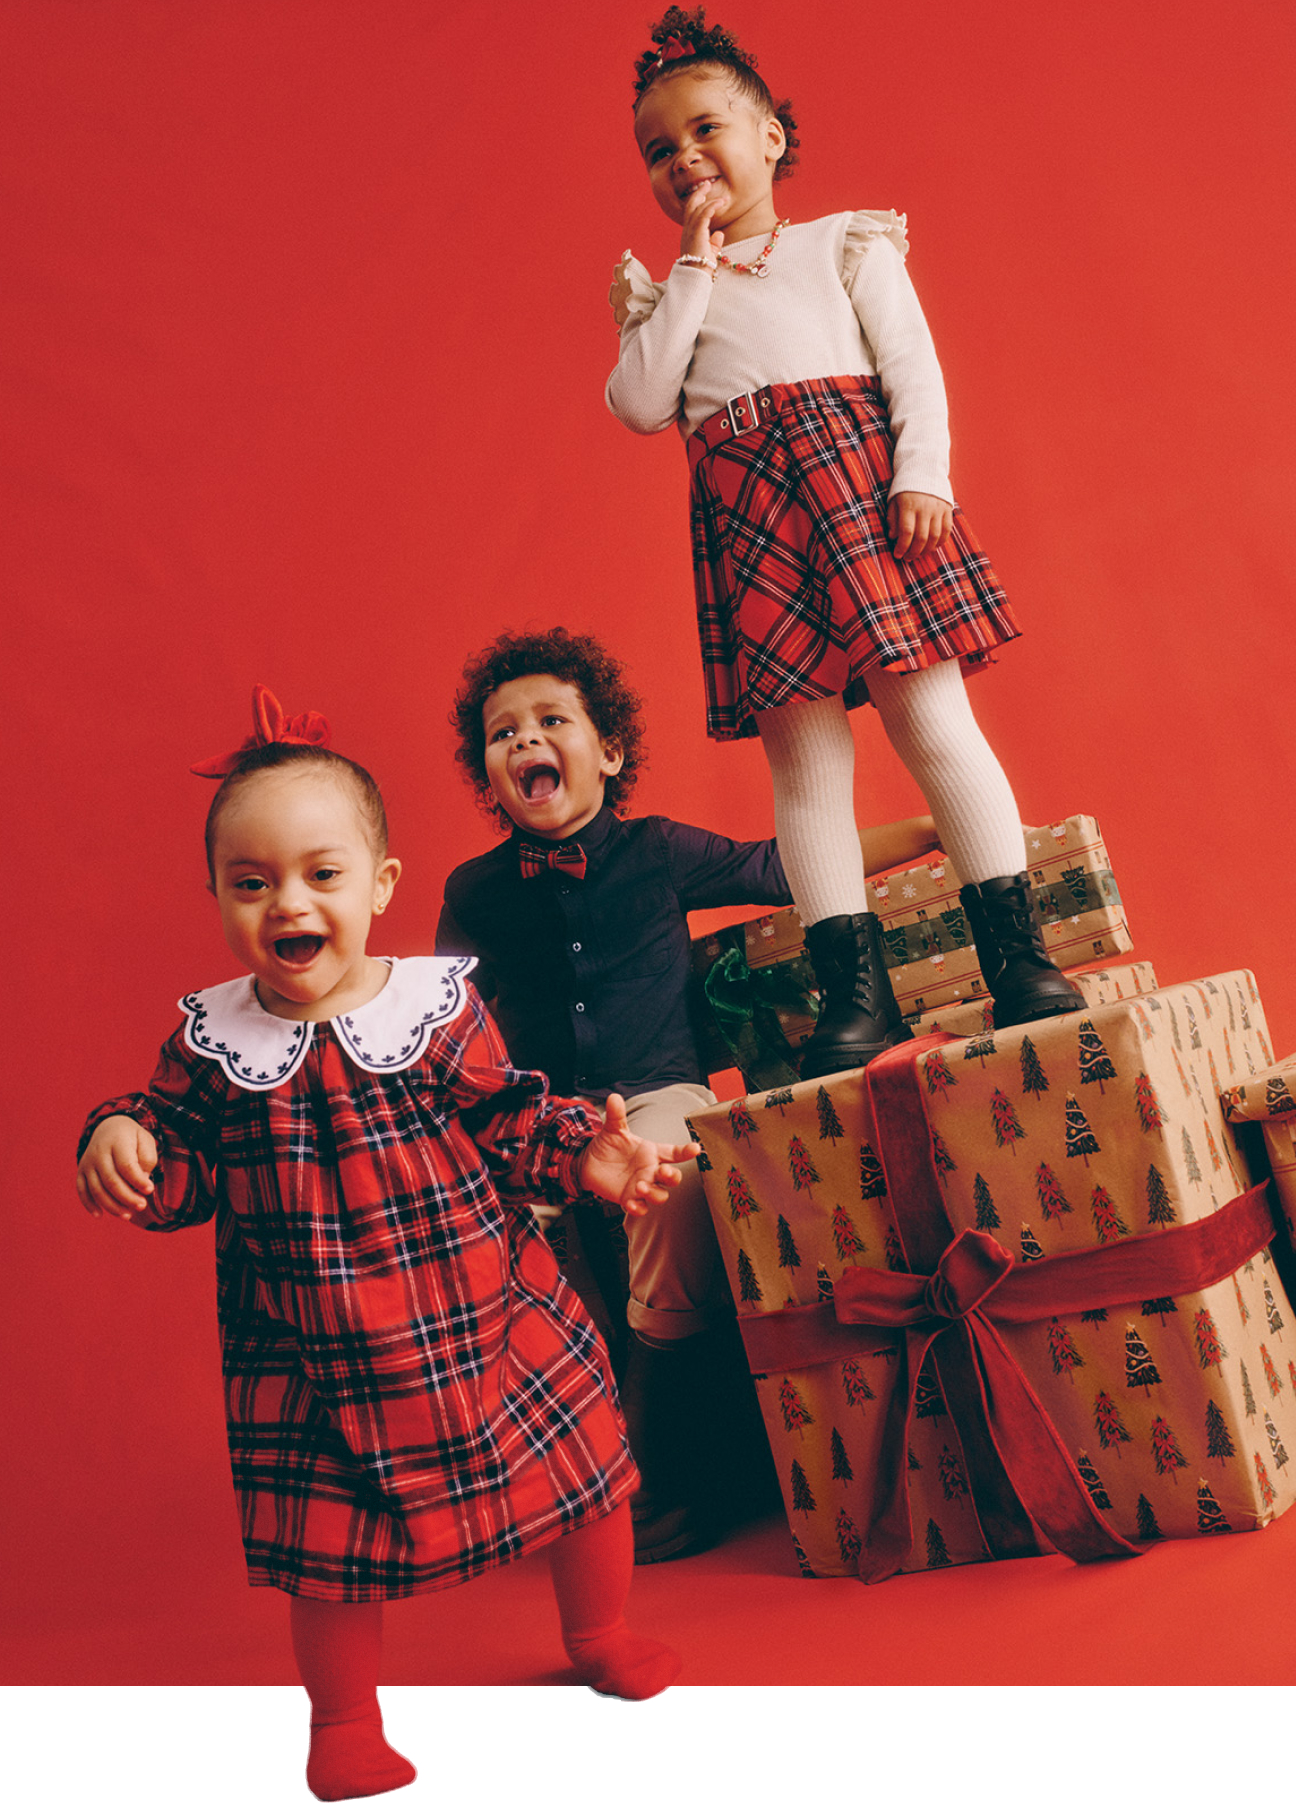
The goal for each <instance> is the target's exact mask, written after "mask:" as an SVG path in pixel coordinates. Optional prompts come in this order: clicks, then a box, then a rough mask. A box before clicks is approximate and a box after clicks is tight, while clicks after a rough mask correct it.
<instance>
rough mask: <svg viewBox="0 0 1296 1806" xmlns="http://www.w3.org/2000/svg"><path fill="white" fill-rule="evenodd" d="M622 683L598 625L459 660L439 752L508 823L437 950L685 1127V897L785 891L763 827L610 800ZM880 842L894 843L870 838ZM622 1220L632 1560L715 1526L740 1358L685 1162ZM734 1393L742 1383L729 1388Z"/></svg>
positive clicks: (715, 900) (907, 835) (470, 866)
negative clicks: (468, 965)
mask: <svg viewBox="0 0 1296 1806" xmlns="http://www.w3.org/2000/svg"><path fill="white" fill-rule="evenodd" d="M639 717H640V705H639V699H638V697H637V696H636V695H635V694H634V692H633V691H631V690H630V689H629V688H628V686H627V685H626V682H625V679H624V677H623V674H622V671H621V667H620V665H619V664H618V663H617V661H616V660H615V659H613V658H612V657H611V656H610V655H609V654H608V652H607V651H606V650H605V648H604V647H603V646H602V645H600V643H599V642H598V641H597V640H595V639H593V638H592V637H590V636H587V635H575V634H569V633H567V632H566V631H565V630H564V629H562V628H554V629H553V630H552V631H550V632H547V633H536V634H526V635H521V636H511V635H504V636H502V637H501V638H500V639H498V640H497V641H495V643H494V644H493V645H491V646H488V647H487V648H486V649H485V650H484V651H483V652H482V653H480V654H479V655H478V656H477V657H476V658H475V659H472V660H470V662H469V664H468V665H467V667H466V669H465V672H464V681H463V684H462V687H461V688H460V691H459V693H458V695H457V697H456V699H455V708H454V714H453V716H452V720H453V722H454V725H455V726H456V728H457V729H458V733H459V748H458V751H457V753H456V758H457V759H458V761H459V762H460V763H461V764H462V765H463V767H464V769H465V773H466V775H467V777H468V779H469V781H470V782H471V783H472V784H473V785H474V787H475V788H476V790H477V792H478V795H479V797H480V799H481V800H482V802H483V805H484V806H485V807H486V808H488V809H489V810H490V811H491V812H492V813H493V814H494V815H495V816H496V817H497V819H498V821H499V824H500V826H501V827H502V828H503V829H505V830H507V832H508V838H507V839H506V840H505V841H504V842H503V843H502V844H501V845H499V846H497V847H495V848H493V849H492V850H491V851H490V852H488V853H484V854H482V855H481V856H480V857H479V858H476V859H470V860H468V861H467V862H466V863H465V864H463V865H461V866H458V867H457V868H456V869H455V870H454V871H453V872H452V873H451V874H450V877H449V879H448V881H447V883H446V889H445V907H444V910H443V912H442V916H441V922H440V925H439V928H438V931H437V951H438V952H440V953H451V952H453V953H471V954H475V955H476V957H477V959H478V960H479V961H480V962H481V963H480V966H479V969H478V971H477V972H475V973H474V975H473V977H474V983H476V985H477V986H478V988H479V990H480V991H481V993H482V995H483V996H484V997H485V998H486V999H487V1001H488V1002H489V1005H490V1008H491V1011H492V1014H493V1015H494V1016H495V1019H496V1021H497V1022H498V1024H499V1027H500V1029H501V1031H502V1033H503V1036H504V1040H505V1044H506V1045H507V1047H508V1050H509V1055H510V1057H511V1059H512V1060H513V1061H514V1062H515V1063H516V1064H517V1065H519V1066H522V1067H527V1068H533V1069H538V1070H539V1071H542V1072H544V1073H545V1074H547V1076H548V1078H549V1080H550V1083H551V1084H552V1086H553V1087H554V1089H555V1091H556V1092H558V1093H560V1094H562V1095H565V1096H575V1095H580V1096H585V1097H588V1098H591V1099H599V1100H602V1099H604V1098H606V1097H607V1095H608V1094H609V1092H612V1091H616V1092H619V1093H620V1094H621V1096H623V1097H624V1098H625V1100H626V1105H627V1112H628V1116H629V1120H630V1124H631V1127H632V1128H633V1130H634V1132H635V1134H637V1135H643V1136H647V1137H649V1138H650V1139H655V1140H660V1141H676V1142H678V1141H686V1140H688V1139H689V1134H688V1132H687V1131H686V1128H685V1119H686V1117H687V1116H688V1115H689V1113H690V1112H691V1111H692V1110H695V1109H700V1108H702V1107H704V1106H705V1105H707V1104H709V1103H713V1102H714V1101H715V1100H714V1097H713V1095H712V1093H711V1092H710V1091H709V1090H708V1089H707V1087H706V1083H705V1079H706V1075H705V1074H704V1073H703V1071H702V1069H701V1065H700V1063H699V1060H698V1055H697V1049H696V1046H695V1044H694V1039H693V1035H692V1032H691V1029H690V1025H689V1014H688V981H689V971H690V960H689V932H688V912H689V911H690V910H693V909H710V908H714V907H719V906H734V905H738V904H752V903H763V904H767V905H769V906H771V907H774V906H778V905H782V904H786V903H790V902H791V900H792V899H791V892H790V891H789V890H788V886H787V880H786V878H785V876H784V873H783V868H782V865H781V864H780V862H779V856H778V848H777V846H776V845H775V843H774V841H773V840H758V841H735V840H729V839H727V838H725V837H724V836H723V835H719V834H712V833H709V832H708V831H707V830H705V829H703V828H692V827H686V826H685V825H683V824H682V823H680V822H674V821H670V820H668V819H667V818H666V817H665V816H645V817H640V818H638V819H635V820H624V819H623V818H622V811H623V810H624V809H625V807H626V804H627V802H628V799H629V796H630V793H631V791H632V790H633V788H634V785H635V781H636V779H637V776H638V771H639V767H640V764H641V761H642V757H643V730H642V726H641V723H640V718H639ZM933 844H934V840H933V836H932V832H931V824H930V818H926V819H923V818H918V819H917V820H915V821H914V822H912V823H905V824H902V825H899V826H898V827H897V828H894V829H882V830H879V831H878V838H877V843H876V845H875V846H874V847H872V848H866V857H868V856H870V855H871V856H872V860H873V863H871V864H870V866H869V869H870V870H873V869H877V862H878V859H879V858H881V862H882V863H883V864H894V863H896V862H897V861H898V860H899V859H900V858H903V857H904V856H905V855H906V854H909V853H912V854H913V855H914V856H915V857H917V856H919V855H921V853H922V852H924V851H926V850H927V848H928V847H930V846H931V845H933ZM887 854H891V855H892V856H891V857H889V858H888V857H886V855H887ZM684 1175H685V1176H684V1180H683V1183H681V1185H680V1186H679V1187H678V1188H677V1189H676V1191H675V1192H674V1193H673V1195H672V1197H671V1199H670V1200H669V1202H668V1203H667V1204H665V1205H662V1206H661V1207H660V1208H658V1209H657V1210H655V1211H652V1212H651V1213H649V1214H648V1215H647V1216H644V1217H635V1218H630V1219H628V1220H627V1221H626V1224H625V1229H626V1236H627V1240H628V1249H629V1254H628V1260H629V1292H630V1296H629V1304H628V1307H627V1312H626V1315H627V1320H628V1322H629V1326H630V1330H631V1332H632V1333H631V1335H630V1337H629V1339H628V1349H627V1357H626V1362H625V1371H624V1374H623V1376H622V1382H621V1389H622V1402H623V1404H624V1407H625V1411H626V1419H627V1425H628V1429H629V1436H630V1445H631V1449H632V1451H633V1453H634V1456H635V1459H636V1462H637V1463H638V1466H639V1469H640V1476H641V1489H640V1493H639V1494H638V1495H637V1497H636V1501H635V1507H634V1515H635V1549H636V1560H638V1561H640V1562H648V1561H664V1560H670V1559H672V1558H673V1557H675V1556H679V1555H686V1554H689V1553H691V1552H692V1551H693V1550H694V1549H696V1548H701V1547H703V1546H705V1545H706V1544H707V1543H708V1542H710V1541H712V1540H714V1536H715V1534H716V1532H717V1530H718V1529H719V1528H720V1524H719V1521H718V1517H717V1513H718V1509H719V1507H718V1500H717V1498H716V1492H715V1487H714V1484H711V1483H709V1482H708V1476H707V1475H706V1472H705V1466H706V1462H705V1451H707V1450H708V1449H711V1450H714V1449H715V1448H716V1447H718V1446H721V1445H723V1443H724V1441H725V1440H726V1437H725V1431H726V1428H727V1426H726V1425H725V1424H724V1423H722V1422H718V1421H708V1417H709V1416H710V1417H711V1418H713V1419H714V1417H715V1416H716V1415H717V1414H718V1412H719V1411H720V1409H721V1406H720V1404H719V1400H720V1398H721V1397H722V1392H721V1391H720V1390H718V1389H717V1384H716V1381H717V1374H718V1371H723V1369H725V1368H726V1367H730V1368H732V1366H733V1365H734V1364H735V1363H736V1362H737V1360H738V1359H739V1355H738V1347H737V1338H736V1335H735V1334H734V1331H733V1310H732V1306H731V1305H730V1304H729V1300H728V1296H727V1288H726V1286H725V1280H724V1273H723V1268H722V1265H721V1262H720V1255H719V1250H718V1247H717V1245H716V1240H715V1232H714V1230H713V1228H712V1226H711V1219H710V1214H709V1212H708V1209H707V1205H706V1199H705V1197H704V1195H703V1191H702V1183H701V1180H700V1178H699V1176H698V1173H697V1169H696V1165H694V1164H690V1165H689V1166H686V1167H685V1168H684ZM738 1396H739V1397H741V1396H742V1394H738Z"/></svg>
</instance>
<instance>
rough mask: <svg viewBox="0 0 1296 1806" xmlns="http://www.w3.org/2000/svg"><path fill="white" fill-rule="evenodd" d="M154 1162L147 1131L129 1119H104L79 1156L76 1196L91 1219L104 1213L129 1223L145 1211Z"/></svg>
mask: <svg viewBox="0 0 1296 1806" xmlns="http://www.w3.org/2000/svg"><path fill="white" fill-rule="evenodd" d="M157 1160H158V1152H157V1142H156V1141H154V1139H153V1137H152V1136H151V1135H150V1134H149V1132H148V1130H147V1129H145V1128H142V1127H141V1126H140V1124H139V1123H137V1122H136V1121H135V1120H134V1118H133V1117H130V1116H106V1117H105V1118H104V1120H103V1121H102V1122H101V1123H100V1124H99V1126H98V1128H96V1130H95V1132H94V1134H93V1135H92V1136H91V1137H90V1139H89V1141H88V1142H87V1143H86V1151H85V1153H84V1154H82V1156H81V1162H80V1164H79V1166H78V1167H77V1181H76V1184H77V1195H78V1196H79V1197H80V1199H81V1202H82V1204H84V1206H85V1208H86V1209H87V1210H88V1211H89V1212H90V1215H91V1216H92V1217H101V1216H102V1215H103V1213H104V1212H105V1211H107V1212H108V1214H109V1216H112V1217H122V1218H123V1219H124V1220H125V1221H126V1222H128V1223H129V1222H131V1221H132V1220H133V1219H134V1218H135V1217H136V1216H138V1214H139V1212H140V1211H141V1210H147V1208H148V1204H149V1199H150V1198H151V1197H152V1195H153V1181H152V1180H151V1179H150V1178H149V1174H150V1173H151V1172H152V1171H153V1168H154V1167H155V1166H156V1165H157Z"/></svg>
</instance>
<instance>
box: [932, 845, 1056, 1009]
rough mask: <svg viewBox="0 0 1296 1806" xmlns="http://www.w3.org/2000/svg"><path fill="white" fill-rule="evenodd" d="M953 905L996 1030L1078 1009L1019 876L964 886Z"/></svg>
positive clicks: (1027, 884) (1026, 883) (1023, 879)
mask: <svg viewBox="0 0 1296 1806" xmlns="http://www.w3.org/2000/svg"><path fill="white" fill-rule="evenodd" d="M959 901H960V902H961V903H962V905H963V912H964V914H965V915H966V916H967V919H968V925H969V927H970V928H971V930H972V938H973V940H974V941H975V942H976V950H977V958H978V959H979V960H980V962H981V976H982V978H984V980H985V984H986V989H987V990H988V991H989V993H990V995H991V996H992V997H993V998H994V1025H995V1027H996V1028H1012V1027H1014V1026H1015V1025H1016V1024H1018V1023H1022V1022H1039V1021H1042V1020H1043V1018H1044V1017H1046V1016H1065V1015H1066V1014H1067V1013H1068V1012H1069V1011H1071V1010H1081V1009H1083V1008H1084V998H1083V997H1082V996H1081V995H1080V993H1079V991H1077V990H1076V988H1075V986H1074V985H1073V984H1072V983H1071V981H1070V979H1068V978H1066V977H1064V976H1063V974H1062V973H1061V972H1059V971H1058V969H1057V967H1056V966H1055V965H1054V964H1053V961H1052V960H1051V959H1050V958H1049V956H1048V949H1047V948H1046V947H1045V945H1044V936H1043V934H1042V932H1041V930H1040V921H1039V915H1038V914H1037V912H1036V909H1035V902H1034V898H1033V897H1032V895H1031V886H1030V879H1029V877H1028V876H1027V875H1026V873H1025V872H1018V873H1017V874H1016V876H1015V877H1012V878H987V879H986V880H985V882H984V883H983V884H965V885H964V886H963V889H962V890H961V891H960V892H959Z"/></svg>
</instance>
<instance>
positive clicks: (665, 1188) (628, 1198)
mask: <svg viewBox="0 0 1296 1806" xmlns="http://www.w3.org/2000/svg"><path fill="white" fill-rule="evenodd" d="M700 1152H701V1149H700V1148H699V1147H698V1145H697V1143H696V1142H695V1141H686V1142H684V1143H682V1144H681V1145H680V1146H678V1147H672V1146H670V1145H668V1144H666V1143H663V1142H656V1141H644V1140H643V1139H642V1138H641V1137H640V1136H638V1135H634V1134H632V1133H631V1131H630V1129H629V1127H628V1125H627V1123H626V1107H625V1100H624V1099H623V1098H620V1097H618V1096H617V1095H616V1093H615V1091H614V1092H613V1093H612V1095H611V1097H610V1098H609V1099H608V1101H607V1110H606V1113H605V1115H604V1117H603V1127H602V1128H601V1129H600V1130H599V1132H598V1134H597V1135H596V1136H595V1137H594V1139H593V1141H591V1142H590V1144H589V1146H588V1147H587V1148H586V1150H585V1153H584V1156H583V1157H582V1159H581V1167H580V1181H581V1184H582V1185H583V1186H584V1188H585V1190H586V1191H592V1192H593V1193H594V1195H595V1196H596V1197H599V1198H607V1199H608V1200H609V1201H610V1202H611V1203H613V1204H619V1205H620V1206H621V1208H622V1210H624V1211H627V1212H628V1213H629V1214H630V1215H631V1216H634V1217H642V1216H646V1215H647V1212H648V1205H649V1204H650V1203H651V1204H664V1203H665V1202H666V1198H667V1195H668V1193H669V1191H670V1190H671V1188H672V1186H676V1185H678V1184H679V1182H680V1170H679V1167H678V1166H676V1165H675V1164H674V1162H675V1161H677V1160H692V1159H693V1157H694V1155H695V1154H698V1153H700Z"/></svg>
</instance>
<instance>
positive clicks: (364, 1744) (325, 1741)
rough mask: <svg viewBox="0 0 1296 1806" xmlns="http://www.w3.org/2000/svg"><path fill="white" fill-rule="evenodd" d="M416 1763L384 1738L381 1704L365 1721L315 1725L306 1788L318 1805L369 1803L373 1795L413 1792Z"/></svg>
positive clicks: (312, 1733)
mask: <svg viewBox="0 0 1296 1806" xmlns="http://www.w3.org/2000/svg"><path fill="white" fill-rule="evenodd" d="M417 1772H418V1771H417V1769H416V1768H415V1767H414V1764H413V1763H412V1762H407V1761H406V1760H405V1758H404V1756H401V1755H398V1753H397V1752H396V1751H395V1750H394V1749H393V1748H392V1747H391V1745H390V1744H389V1743H388V1741H387V1739H386V1738H385V1737H384V1736H383V1728H382V1713H381V1712H380V1711H379V1710H378V1706H377V1704H376V1703H375V1704H374V1705H372V1706H369V1707H367V1708H366V1709H365V1712H364V1714H363V1716H362V1717H357V1718H347V1719H343V1720H342V1721H341V1722H338V1721H336V1720H334V1721H332V1722H330V1723H327V1724H317V1723H315V1722H314V1721H312V1723H311V1741H310V1755H309V1756H308V1757H307V1759H306V1785H307V1787H309V1788H310V1790H311V1792H312V1793H313V1794H314V1795H315V1798H316V1799H317V1800H363V1799H367V1798H368V1797H369V1795H370V1794H375V1793H390V1792H391V1790H392V1789H393V1788H395V1787H408V1786H409V1784H410V1782H411V1781H412V1780H413V1779H414V1777H415V1775H416V1774H417Z"/></svg>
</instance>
